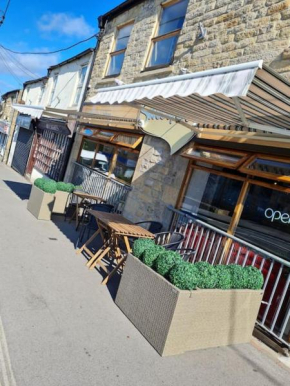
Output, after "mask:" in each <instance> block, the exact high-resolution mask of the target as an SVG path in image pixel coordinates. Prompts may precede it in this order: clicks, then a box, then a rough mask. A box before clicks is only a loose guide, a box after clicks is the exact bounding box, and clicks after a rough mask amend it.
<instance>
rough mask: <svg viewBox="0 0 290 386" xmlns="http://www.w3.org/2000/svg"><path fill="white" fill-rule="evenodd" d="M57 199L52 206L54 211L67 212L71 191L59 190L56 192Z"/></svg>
mask: <svg viewBox="0 0 290 386" xmlns="http://www.w3.org/2000/svg"><path fill="white" fill-rule="evenodd" d="M54 196H55V201H54V204H53V208H52V213H58V214H65V209H66V205H67V200H68V196H69V193H68V192H62V191H60V190H57V191H56V192H55V195H54Z"/></svg>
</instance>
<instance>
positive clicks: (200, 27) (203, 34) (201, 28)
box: [197, 22, 206, 40]
mask: <svg viewBox="0 0 290 386" xmlns="http://www.w3.org/2000/svg"><path fill="white" fill-rule="evenodd" d="M205 37H206V29H205V28H204V26H203V24H202V22H199V23H198V33H197V38H198V39H199V40H201V39H204V38H205Z"/></svg>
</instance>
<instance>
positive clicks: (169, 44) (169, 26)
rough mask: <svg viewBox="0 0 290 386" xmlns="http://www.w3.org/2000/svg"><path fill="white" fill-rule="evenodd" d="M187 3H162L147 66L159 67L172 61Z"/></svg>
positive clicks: (183, 0)
mask: <svg viewBox="0 0 290 386" xmlns="http://www.w3.org/2000/svg"><path fill="white" fill-rule="evenodd" d="M187 4H188V0H181V1H178V2H174V3H173V4H172V3H169V4H168V5H167V4H165V5H163V10H162V14H161V19H160V23H159V28H158V32H157V36H155V37H154V38H153V39H152V43H153V44H152V48H151V54H150V59H149V62H148V67H161V66H165V65H168V64H170V63H171V62H172V60H173V56H174V51H175V47H176V43H177V40H178V37H179V34H180V31H181V28H182V26H183V22H184V19H185V14H186V9H187Z"/></svg>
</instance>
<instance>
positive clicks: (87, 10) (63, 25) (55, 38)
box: [0, 0, 122, 94]
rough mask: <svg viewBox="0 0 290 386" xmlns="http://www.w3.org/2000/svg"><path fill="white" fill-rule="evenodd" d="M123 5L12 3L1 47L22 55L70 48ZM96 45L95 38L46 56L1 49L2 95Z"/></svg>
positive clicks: (115, 0)
mask: <svg viewBox="0 0 290 386" xmlns="http://www.w3.org/2000/svg"><path fill="white" fill-rule="evenodd" d="M121 2H122V0H106V1H98V0H95V1H88V0H82V1H71V0H70V1H68V0H61V1H59V0H50V1H41V0H28V1H23V0H11V3H10V7H9V9H8V12H7V14H6V19H5V21H4V23H3V25H2V26H1V27H0V44H1V45H3V46H4V47H7V48H10V49H12V50H15V51H21V52H23V51H29V52H30V51H32V52H36V51H37V52H42V51H55V50H58V49H60V48H63V47H67V46H70V45H72V44H74V43H76V42H78V41H80V40H83V39H85V38H87V37H89V36H91V35H93V34H94V33H95V32H97V31H98V27H97V17H98V16H99V15H102V14H104V13H106V12H107V11H109V10H110V9H112V8H114V7H116V6H117V5H118V4H120V3H121ZM6 4H7V0H0V11H3V10H4V9H5V8H6ZM95 44H96V40H95V39H92V40H90V41H89V42H86V43H83V44H81V45H79V46H77V47H75V48H73V49H71V50H68V51H65V52H62V53H59V54H53V55H43V56H42V55H14V54H11V53H7V51H4V50H3V49H2V48H0V94H2V93H5V92H7V91H9V90H12V89H17V88H21V84H22V82H23V81H26V80H29V79H33V77H35V78H36V77H41V76H44V75H46V69H47V67H49V66H51V65H53V64H56V63H58V62H61V61H62V60H65V59H67V58H69V57H71V56H74V55H76V54H77V53H79V52H81V51H83V50H85V49H86V48H89V47H94V46H95ZM17 61H18V62H20V63H21V64H22V66H24V67H25V68H26V69H24V68H23V67H22V66H21V65H19V64H18V63H17ZM27 70H29V72H28V71H27ZM30 72H31V73H32V74H30ZM11 73H12V74H11Z"/></svg>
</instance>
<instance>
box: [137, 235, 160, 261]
mask: <svg viewBox="0 0 290 386" xmlns="http://www.w3.org/2000/svg"><path fill="white" fill-rule="evenodd" d="M154 245H155V243H154V241H153V240H151V239H137V240H135V241H134V243H133V247H132V254H133V255H134V256H135V257H137V258H138V259H140V258H141V256H142V253H143V252H144V251H145V250H146V249H149V248H150V247H152V246H154Z"/></svg>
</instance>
